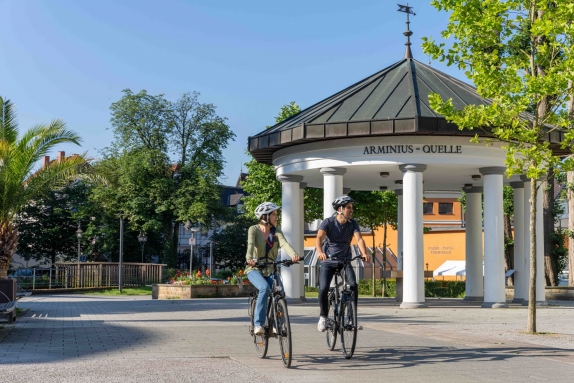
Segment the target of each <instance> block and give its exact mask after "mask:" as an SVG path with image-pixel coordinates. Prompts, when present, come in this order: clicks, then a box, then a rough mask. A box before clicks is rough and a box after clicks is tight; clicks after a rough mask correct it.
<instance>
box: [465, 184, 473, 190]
mask: <svg viewBox="0 0 574 383" xmlns="http://www.w3.org/2000/svg"><path fill="white" fill-rule="evenodd" d="M464 188H465V189H472V184H464Z"/></svg>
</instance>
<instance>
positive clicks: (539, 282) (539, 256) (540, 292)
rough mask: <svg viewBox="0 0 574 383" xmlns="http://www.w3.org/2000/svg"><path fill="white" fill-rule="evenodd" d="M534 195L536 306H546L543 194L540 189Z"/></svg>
mask: <svg viewBox="0 0 574 383" xmlns="http://www.w3.org/2000/svg"><path fill="white" fill-rule="evenodd" d="M552 182H553V181H552ZM538 185H540V183H538ZM536 194H537V195H536V306H547V305H548V303H546V278H545V276H544V273H545V272H544V193H543V191H542V188H541V187H539V188H538V193H536Z"/></svg>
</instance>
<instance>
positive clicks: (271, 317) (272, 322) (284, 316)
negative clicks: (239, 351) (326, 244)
mask: <svg viewBox="0 0 574 383" xmlns="http://www.w3.org/2000/svg"><path fill="white" fill-rule="evenodd" d="M294 263H296V262H293V261H291V260H289V259H286V260H283V261H277V262H258V263H256V267H259V268H261V267H265V266H267V265H273V286H271V296H270V299H269V300H268V301H267V319H266V321H265V325H264V326H263V327H264V329H265V332H264V333H263V334H262V335H255V334H254V328H255V325H254V322H253V321H254V319H253V315H254V313H255V305H256V303H257V297H258V296H259V291H254V292H252V293H250V294H249V306H248V314H249V316H250V317H251V325H250V326H249V333H250V334H251V336H252V337H253V343H254V344H255V352H256V353H257V356H258V357H259V358H261V359H263V358H265V356H266V355H267V348H268V346H269V343H268V339H269V338H278V339H279V348H280V349H281V359H282V360H283V365H284V366H285V367H286V368H289V367H290V366H291V324H290V322H289V313H288V312H287V301H286V300H285V292H284V291H283V287H282V286H280V285H279V283H278V280H279V265H281V266H285V267H289V266H291V265H293V264H294Z"/></svg>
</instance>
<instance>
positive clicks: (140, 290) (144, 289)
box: [76, 286, 151, 295]
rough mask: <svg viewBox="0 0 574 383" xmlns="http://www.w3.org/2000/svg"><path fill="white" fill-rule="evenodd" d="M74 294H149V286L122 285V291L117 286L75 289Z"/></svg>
mask: <svg viewBox="0 0 574 383" xmlns="http://www.w3.org/2000/svg"><path fill="white" fill-rule="evenodd" d="M76 294H82V295H151V286H140V287H124V288H122V293H121V294H120V291H119V290H118V288H117V287H114V288H110V289H103V290H91V291H77V292H76Z"/></svg>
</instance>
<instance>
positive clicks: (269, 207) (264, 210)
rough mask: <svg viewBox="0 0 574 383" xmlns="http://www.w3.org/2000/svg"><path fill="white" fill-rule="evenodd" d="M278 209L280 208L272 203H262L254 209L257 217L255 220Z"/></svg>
mask: <svg viewBox="0 0 574 383" xmlns="http://www.w3.org/2000/svg"><path fill="white" fill-rule="evenodd" d="M279 209H281V206H277V205H275V204H274V203H273V202H263V203H262V204H261V205H259V206H257V208H256V209H255V216H256V217H257V219H261V216H262V215H263V214H271V213H273V212H274V211H275V210H279Z"/></svg>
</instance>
